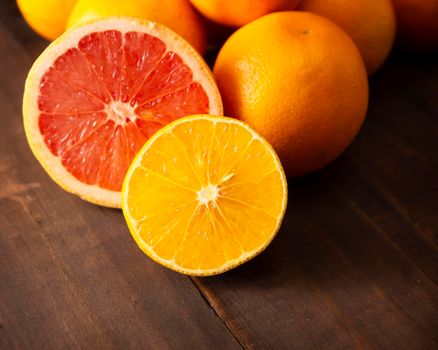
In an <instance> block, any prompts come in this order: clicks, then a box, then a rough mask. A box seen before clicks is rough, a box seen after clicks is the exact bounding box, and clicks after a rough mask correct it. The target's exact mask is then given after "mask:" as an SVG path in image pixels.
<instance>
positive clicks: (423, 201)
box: [0, 0, 438, 350]
mask: <svg viewBox="0 0 438 350" xmlns="http://www.w3.org/2000/svg"><path fill="white" fill-rule="evenodd" d="M0 19H1V22H0V54H1V55H0V57H1V61H0V84H1V86H0V118H1V119H0V123H1V124H0V130H1V132H2V134H1V137H0V213H1V214H0V348H1V349H14V348H15V349H69V348H74V349H76V348H83V349H112V348H117V349H146V348H154V349H167V348H172V349H185V348H187V349H235V348H236V349H238V348H259V349H267V348H272V349H283V348H284V349H358V348H360V349H368V348H379V349H397V350H398V349H437V348H438V303H437V298H438V288H437V281H438V255H437V245H438V242H437V234H438V155H437V154H438V123H437V117H438V59H437V56H429V57H415V56H413V55H411V56H409V55H401V54H396V55H393V57H392V58H391V59H390V61H389V62H388V63H387V65H386V66H385V67H384V69H383V70H381V71H380V72H379V73H378V74H377V75H376V76H375V77H374V78H373V79H372V80H371V89H370V92H371V98H370V107H369V113H368V117H367V120H366V123H365V125H364V127H363V129H362V132H361V133H360V135H359V137H358V138H357V139H356V140H355V142H354V143H353V145H352V146H351V147H350V148H349V149H348V151H347V152H346V153H345V154H344V155H342V156H341V157H340V158H339V159H338V160H337V161H335V162H334V163H333V164H332V165H330V166H329V167H327V168H326V169H325V170H324V171H322V172H320V173H318V174H315V175H313V176H309V177H306V178H303V179H299V180H295V179H290V181H289V186H290V195H289V207H288V211H287V213H286V217H285V220H284V223H283V226H282V229H281V231H280V233H279V235H278V237H277V238H276V239H275V240H274V242H273V243H272V245H271V246H270V247H269V249H267V251H266V252H264V253H263V254H262V255H261V256H260V257H258V258H256V259H254V260H253V261H251V262H249V263H247V264H245V265H244V266H242V267H240V268H237V269H235V270H233V271H231V272H228V273H226V274H224V275H221V276H217V277H212V278H190V277H187V276H183V275H180V274H177V273H175V272H172V271H170V270H168V269H166V268H163V267H161V266H160V265H158V264H156V263H154V262H152V261H151V260H150V259H148V258H146V256H145V255H143V253H141V251H140V250H139V249H138V248H137V246H136V244H135V243H134V241H133V239H132V238H131V236H130V234H129V232H128V229H127V227H126V225H125V222H124V220H123V217H122V214H121V212H120V211H118V210H112V209H106V208H101V207H98V206H94V205H91V204H88V203H86V202H84V201H81V200H80V199H78V198H76V197H75V196H72V195H69V194H67V193H65V192H63V190H61V189H60V188H58V187H57V186H56V185H55V184H54V183H53V182H52V181H51V180H50V179H49V177H48V176H47V175H46V174H45V172H44V171H43V170H42V168H41V167H40V166H39V164H38V163H37V161H36V159H35V158H34V157H33V155H32V154H31V152H30V149H29V147H28V145H27V142H26V139H25V136H24V133H23V124H22V116H21V100H22V93H23V86H24V81H25V78H26V74H27V71H28V69H29V68H30V66H31V64H32V62H33V61H34V59H35V58H36V57H37V56H38V54H39V53H40V52H41V51H42V50H43V48H44V47H45V46H46V45H47V43H46V42H44V41H43V40H42V39H40V38H39V37H37V36H36V35H35V34H34V33H32V32H31V31H30V29H28V27H27V26H26V25H25V23H24V22H23V20H22V19H21V17H20V14H19V13H18V11H17V9H16V7H15V3H14V1H10V0H9V1H5V0H2V2H1V5H0Z"/></svg>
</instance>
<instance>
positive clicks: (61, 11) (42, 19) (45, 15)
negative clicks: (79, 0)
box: [17, 0, 76, 40]
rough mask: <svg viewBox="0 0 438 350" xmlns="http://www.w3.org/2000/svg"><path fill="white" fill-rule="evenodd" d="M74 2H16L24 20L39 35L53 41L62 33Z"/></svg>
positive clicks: (36, 0) (42, 0)
mask: <svg viewBox="0 0 438 350" xmlns="http://www.w3.org/2000/svg"><path fill="white" fill-rule="evenodd" d="M75 3H76V0H17V5H18V8H19V9H20V11H21V13H22V15H23V17H24V19H25V20H26V22H27V23H28V24H29V26H30V27H31V28H32V29H33V30H34V31H35V32H37V33H38V34H39V35H41V36H42V37H44V38H45V39H48V40H55V39H56V38H57V37H58V36H60V35H61V34H62V33H64V30H65V25H66V23H67V20H68V16H70V12H71V10H72V9H73V6H74V5H75Z"/></svg>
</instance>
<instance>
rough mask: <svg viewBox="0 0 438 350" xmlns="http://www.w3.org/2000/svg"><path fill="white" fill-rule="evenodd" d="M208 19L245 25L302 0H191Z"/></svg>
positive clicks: (289, 7)
mask: <svg viewBox="0 0 438 350" xmlns="http://www.w3.org/2000/svg"><path fill="white" fill-rule="evenodd" d="M190 1H191V2H192V4H193V6H195V7H196V9H197V10H198V11H199V12H200V13H202V14H203V15H204V16H205V17H207V18H208V19H210V20H212V21H214V22H217V23H220V24H224V25H227V26H232V27H240V26H243V25H245V24H247V23H249V22H251V21H252V20H254V19H256V18H259V17H261V16H264V15H266V14H268V13H270V12H274V11H282V10H293V9H294V8H296V7H297V5H298V3H299V2H300V0H256V1H254V0H190Z"/></svg>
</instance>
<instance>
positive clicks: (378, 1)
mask: <svg viewBox="0 0 438 350" xmlns="http://www.w3.org/2000/svg"><path fill="white" fill-rule="evenodd" d="M300 9H301V10H303V11H309V12H312V13H316V14H318V15H321V16H323V17H326V18H328V19H329V20H331V21H333V22H335V23H336V24H337V25H339V26H340V27H341V28H342V29H343V30H345V31H346V32H347V34H348V35H350V36H351V38H352V39H353V41H354V42H355V43H356V45H357V47H358V48H359V51H360V53H361V54H362V58H363V60H364V62H365V66H366V67H367V71H368V74H369V75H371V74H373V73H374V72H375V71H376V70H377V69H378V68H379V67H380V66H381V65H382V64H383V62H384V61H385V59H386V58H387V57H388V55H389V53H390V51H391V48H392V44H393V42H394V37H395V15H394V9H393V6H392V4H391V0H354V1H351V0H303V1H302V3H301V5H300Z"/></svg>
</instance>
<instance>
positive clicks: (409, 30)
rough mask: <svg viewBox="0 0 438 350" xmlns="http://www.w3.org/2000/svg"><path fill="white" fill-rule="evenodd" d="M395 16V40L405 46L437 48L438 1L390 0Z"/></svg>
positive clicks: (410, 47) (417, 48)
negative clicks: (396, 28) (396, 27)
mask: <svg viewBox="0 0 438 350" xmlns="http://www.w3.org/2000/svg"><path fill="white" fill-rule="evenodd" d="M392 3H393V4H394V9H395V14H396V17H397V26H398V30H397V37H398V38H397V41H398V42H399V43H400V44H401V45H402V46H403V47H405V48H408V49H414V50H420V51H428V50H438V1H437V0H392Z"/></svg>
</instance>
